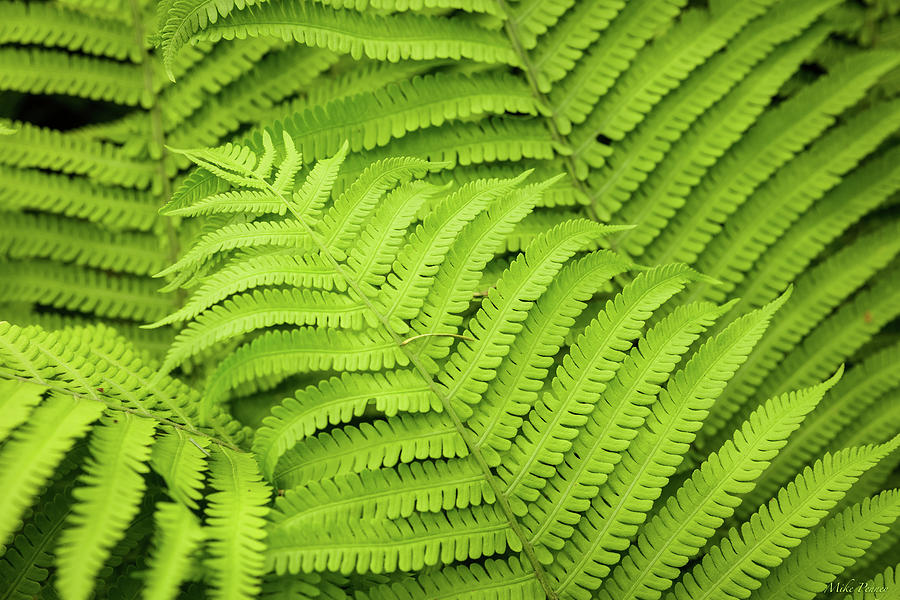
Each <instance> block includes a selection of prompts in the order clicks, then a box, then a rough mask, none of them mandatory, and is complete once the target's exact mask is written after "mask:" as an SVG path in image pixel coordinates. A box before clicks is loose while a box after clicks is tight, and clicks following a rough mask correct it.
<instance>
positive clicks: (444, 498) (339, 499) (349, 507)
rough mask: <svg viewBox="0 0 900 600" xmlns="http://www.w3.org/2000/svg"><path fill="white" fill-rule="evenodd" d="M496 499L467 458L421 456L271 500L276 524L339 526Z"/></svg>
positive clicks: (310, 485)
mask: <svg viewBox="0 0 900 600" xmlns="http://www.w3.org/2000/svg"><path fill="white" fill-rule="evenodd" d="M494 500H495V497H494V494H493V491H492V490H491V488H490V486H489V485H488V483H487V482H486V481H485V480H484V475H483V474H482V472H481V469H480V468H479V467H478V465H477V464H475V463H474V462H472V461H467V460H462V461H461V460H451V461H442V460H437V461H433V462H432V461H424V462H412V463H409V464H405V463H403V464H399V465H397V467H396V469H379V470H377V471H373V470H364V471H361V472H359V473H348V474H344V475H338V476H336V477H329V478H326V479H321V480H313V481H310V482H308V483H307V484H305V485H302V486H299V487H295V488H293V489H289V490H287V491H286V492H285V494H284V496H282V497H280V498H279V499H278V500H277V501H276V507H277V510H278V511H279V512H280V513H281V514H280V515H279V516H278V517H277V523H278V527H280V528H284V529H285V530H288V529H290V530H293V531H296V532H301V531H303V530H304V529H305V528H307V527H318V528H329V527H331V526H340V525H341V523H342V522H344V521H346V520H347V519H356V518H361V519H363V520H369V519H375V520H377V519H382V518H387V519H392V520H396V519H400V518H407V517H409V516H410V515H412V514H413V513H416V512H419V513H426V512H427V513H439V512H441V511H446V510H451V509H454V508H467V507H470V506H477V505H480V504H483V503H486V504H490V503H493V502H494Z"/></svg>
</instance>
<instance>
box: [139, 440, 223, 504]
mask: <svg viewBox="0 0 900 600" xmlns="http://www.w3.org/2000/svg"><path fill="white" fill-rule="evenodd" d="M208 448H209V440H208V439H206V438H203V437H200V436H197V437H196V438H195V437H192V436H191V435H190V434H188V433H187V432H185V431H183V430H181V429H173V430H172V431H170V432H166V433H165V434H164V435H162V436H160V437H159V438H157V439H156V441H155V442H154V444H153V450H152V451H151V454H150V466H151V467H152V468H153V470H154V471H155V472H156V473H157V474H159V476H160V477H162V478H163V479H164V480H165V482H166V488H167V491H168V493H169V495H170V496H171V497H172V499H173V500H176V501H177V502H178V503H180V504H183V505H185V506H187V507H189V508H193V509H196V508H198V505H197V501H198V500H199V499H200V498H201V496H202V490H203V477H204V472H205V471H206V459H205V457H206V456H208V455H209V452H208V450H207V449H208ZM158 510H160V511H162V512H163V513H165V514H162V515H160V516H159V517H158V519H161V520H167V519H168V520H175V519H176V518H178V519H182V518H181V517H179V516H178V515H176V514H174V511H176V509H174V508H166V509H164V510H163V508H162V507H160V508H159V509H158ZM185 518H186V517H185Z"/></svg>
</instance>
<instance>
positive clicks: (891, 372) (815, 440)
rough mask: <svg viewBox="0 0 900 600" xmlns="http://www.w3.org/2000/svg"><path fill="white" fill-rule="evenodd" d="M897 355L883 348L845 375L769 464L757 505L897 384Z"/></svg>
mask: <svg viewBox="0 0 900 600" xmlns="http://www.w3.org/2000/svg"><path fill="white" fill-rule="evenodd" d="M898 351H900V349H898V348H897V347H896V346H892V347H888V348H885V349H884V350H882V351H881V352H879V353H876V354H874V355H872V356H871V357H869V358H868V359H867V360H865V361H863V362H861V363H860V364H858V365H856V366H855V367H854V368H852V369H850V370H849V371H848V373H847V375H846V376H845V377H844V379H843V380H842V381H841V382H840V383H838V384H837V385H836V386H835V388H834V389H833V390H832V391H830V392H829V393H828V394H827V395H826V396H825V399H824V400H823V401H822V403H821V405H820V406H819V407H818V408H817V409H816V410H815V411H813V412H812V414H811V415H810V416H809V418H808V419H807V422H806V424H805V425H804V427H803V428H802V429H801V430H800V431H798V432H797V434H796V435H795V436H794V437H793V438H792V439H791V440H790V442H789V443H788V445H787V447H786V448H784V449H783V450H782V451H781V452H780V453H779V455H778V456H776V457H775V458H774V459H773V460H772V466H771V468H770V469H769V470H767V471H766V473H765V474H764V475H763V476H762V478H761V479H760V482H759V495H758V496H756V497H755V501H756V503H757V504H758V503H759V502H762V500H763V499H765V498H767V497H771V495H772V494H774V493H775V492H776V491H777V489H778V488H779V487H780V486H781V485H783V484H785V483H786V482H787V481H789V480H790V478H791V477H792V474H793V473H795V472H796V470H797V469H799V468H802V467H803V466H804V465H805V464H807V463H808V462H810V461H811V460H812V459H813V458H814V457H815V456H817V455H818V454H820V453H821V452H822V451H823V450H824V449H826V448H827V447H828V444H830V443H831V442H832V441H833V440H834V438H835V437H836V436H837V435H838V433H839V432H840V430H841V428H842V423H849V422H851V421H852V420H853V419H854V417H855V416H856V415H862V414H865V412H866V411H867V410H868V409H869V408H870V407H871V406H872V403H873V402H874V401H875V400H876V399H877V398H879V397H880V396H881V395H882V394H884V393H885V392H887V391H889V390H891V389H892V388H894V387H895V386H896V385H897V384H898V383H900V374H898V373H897V370H896V369H895V368H894V367H895V363H894V361H895V357H896V354H897V352H898ZM750 497H751V498H752V497H753V496H750Z"/></svg>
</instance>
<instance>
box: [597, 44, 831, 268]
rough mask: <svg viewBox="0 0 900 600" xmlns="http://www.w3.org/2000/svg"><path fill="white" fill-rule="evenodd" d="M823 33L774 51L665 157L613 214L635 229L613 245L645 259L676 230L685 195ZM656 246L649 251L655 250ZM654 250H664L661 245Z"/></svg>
mask: <svg viewBox="0 0 900 600" xmlns="http://www.w3.org/2000/svg"><path fill="white" fill-rule="evenodd" d="M826 33H827V31H826V30H825V29H824V28H822V27H813V28H811V29H810V30H809V31H807V32H806V33H804V34H803V35H801V36H800V37H798V38H797V39H796V40H793V41H791V42H788V43H787V44H783V45H781V46H779V47H778V48H777V49H776V50H775V51H774V52H773V53H772V54H770V55H769V56H768V57H767V58H766V59H764V60H763V61H762V62H761V63H759V64H757V66H756V68H755V69H753V71H752V72H751V73H750V74H749V75H748V76H747V77H745V78H744V79H743V80H742V81H741V82H740V84H738V85H737V86H735V87H734V88H733V89H732V90H731V91H730V92H729V93H728V94H727V95H726V96H725V97H724V98H722V99H721V100H720V101H719V102H717V103H716V104H715V105H713V106H712V107H711V108H710V109H709V110H708V111H707V112H706V113H704V115H703V116H702V117H701V118H700V119H698V120H697V121H695V122H694V123H693V124H692V125H691V127H690V128H689V129H688V130H687V131H686V132H685V133H684V135H682V136H681V138H680V139H678V140H677V141H675V142H674V143H673V145H672V148H671V149H670V151H669V152H668V154H666V156H664V157H662V158H661V161H660V162H659V164H658V165H657V166H656V168H655V169H654V170H653V171H652V172H650V173H649V174H648V176H647V180H646V181H644V182H642V183H641V185H640V186H639V187H638V189H637V190H635V191H634V193H633V194H632V195H631V197H630V198H629V201H628V202H627V203H626V204H624V206H623V207H622V209H621V210H620V211H619V212H618V213H617V215H620V218H621V219H623V220H624V221H626V222H630V223H636V224H637V227H635V228H634V229H633V230H631V231H628V232H625V233H623V234H622V235H620V236H619V239H618V243H619V244H620V245H621V246H622V247H623V248H624V249H625V250H627V251H628V252H629V253H631V254H634V255H637V254H642V253H644V250H645V248H646V247H647V246H648V245H650V243H651V242H652V241H653V240H654V239H656V238H657V236H658V235H660V233H662V235H663V236H665V235H666V233H667V231H666V229H665V227H666V225H667V224H669V220H670V219H672V217H673V216H675V219H674V220H673V221H672V223H671V224H670V225H669V227H672V228H674V227H677V224H678V222H679V221H678V216H679V212H680V211H679V209H682V206H683V205H684V199H685V197H687V196H688V193H689V192H690V190H691V189H692V188H693V187H694V186H696V185H697V184H698V183H699V182H700V181H701V179H702V178H703V175H704V174H705V173H706V172H707V170H709V169H710V168H711V167H712V166H713V164H714V163H713V161H714V160H716V159H718V158H719V157H721V156H722V155H723V154H724V153H725V152H726V151H727V150H728V149H729V148H730V147H731V146H732V145H733V144H734V143H735V142H737V141H738V140H739V139H740V136H741V135H742V134H744V132H745V130H747V129H748V128H750V127H751V126H752V125H753V124H754V122H755V121H756V120H757V117H759V115H760V114H761V113H762V112H763V107H764V105H765V103H766V102H767V101H769V100H770V99H771V98H772V96H774V95H775V93H776V92H777V91H778V88H779V86H780V85H781V84H782V83H784V81H785V80H787V79H788V77H790V75H791V74H793V73H794V72H795V71H796V70H797V68H798V67H799V66H800V63H801V61H802V60H803V59H804V58H805V57H806V56H808V55H809V54H810V53H811V52H812V51H813V50H814V49H815V47H816V46H817V45H819V44H820V43H821V41H822V38H823V37H824V36H825V34H826ZM816 100H819V101H824V98H821V97H816ZM751 131H752V130H751ZM770 141H771V139H770ZM600 200H601V201H602V199H600ZM612 206H614V205H611V207H612ZM684 210H687V209H684ZM656 245H657V243H654V246H651V248H653V249H654V250H655V249H656V248H655V246H656ZM658 245H660V246H661V247H662V248H663V249H665V248H666V246H665V245H662V242H661V241H660V242H658ZM649 252H650V251H649V250H648V253H649ZM651 256H653V254H652V253H651Z"/></svg>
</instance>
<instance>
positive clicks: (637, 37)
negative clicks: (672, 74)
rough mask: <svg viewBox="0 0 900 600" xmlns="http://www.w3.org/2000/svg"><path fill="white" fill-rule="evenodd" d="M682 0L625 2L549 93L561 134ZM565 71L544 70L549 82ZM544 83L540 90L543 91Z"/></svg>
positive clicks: (610, 83)
mask: <svg viewBox="0 0 900 600" xmlns="http://www.w3.org/2000/svg"><path fill="white" fill-rule="evenodd" d="M684 4H686V2H685V1H684V0H650V1H647V2H629V3H627V4H626V6H625V7H624V8H623V9H622V11H621V12H620V13H619V15H618V16H617V17H616V18H615V19H614V20H613V21H612V23H611V24H610V26H609V28H608V29H607V30H606V31H605V34H604V35H603V36H602V37H601V38H600V39H599V40H598V41H597V43H596V44H595V45H593V46H592V47H591V48H590V50H589V51H588V52H587V53H586V54H585V56H584V57H583V58H582V59H581V60H580V61H579V62H578V63H577V65H576V67H575V68H574V69H573V70H572V71H571V73H569V74H568V77H566V78H565V79H564V80H563V81H562V83H561V84H558V85H555V86H554V87H553V90H552V94H551V95H550V101H551V104H552V106H553V107H554V120H555V121H556V123H557V126H558V127H559V130H560V132H561V133H563V134H568V133H569V132H571V130H572V123H583V122H584V120H585V119H586V118H587V116H588V115H589V114H590V112H591V111H592V110H593V107H594V106H595V105H596V104H597V101H598V100H599V99H600V98H601V97H602V96H603V95H605V94H606V92H607V91H608V90H609V89H610V88H611V87H612V86H613V84H614V83H615V82H616V80H617V79H618V78H619V76H620V75H621V74H622V72H623V71H625V70H626V69H628V67H629V66H630V65H631V63H632V62H633V61H634V60H635V57H636V56H637V55H638V51H639V50H641V48H643V47H644V45H645V44H646V43H647V41H648V40H650V39H651V38H652V37H653V35H654V34H655V33H656V32H657V31H659V30H661V29H664V28H665V26H666V25H667V24H669V23H670V22H671V21H672V19H674V18H675V17H676V16H677V15H678V12H679V9H680V8H681V7H682V6H684ZM565 75H566V73H558V74H557V75H555V76H554V75H553V74H552V73H548V79H550V80H551V82H552V81H553V80H555V79H557V78H559V79H562V78H563V77H564V76H565ZM546 87H547V86H546V84H545V85H544V86H543V91H545V92H546V91H547V90H546Z"/></svg>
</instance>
